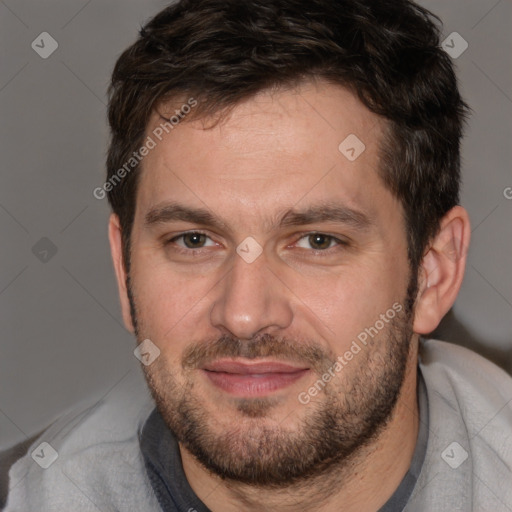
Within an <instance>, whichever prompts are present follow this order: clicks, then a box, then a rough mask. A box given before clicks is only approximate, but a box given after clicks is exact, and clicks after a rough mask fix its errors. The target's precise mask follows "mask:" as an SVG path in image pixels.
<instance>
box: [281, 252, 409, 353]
mask: <svg viewBox="0 0 512 512" xmlns="http://www.w3.org/2000/svg"><path fill="white" fill-rule="evenodd" d="M405 274H406V272H405V271H404V269H403V268H400V265H399V264H398V263H394V262H392V261H391V259H390V260H388V261H383V259H382V258H379V263H378V264H377V263H376V264H372V265H370V264H367V265H364V266H363V265H361V266H351V267H350V268H348V267H347V268H345V269H342V270H338V271H336V272H334V271H332V272H331V271H329V272H325V273H322V274H321V275H320V274H317V275H316V276H315V279H311V278H306V277H305V276H303V275H301V274H299V273H295V275H294V276H293V278H292V277H291V278H290V279H291V280H290V284H291V286H290V288H292V289H293V290H297V293H296V295H297V298H298V300H297V302H296V303H297V310H296V311H297V312H296V315H299V316H300V318H299V319H297V318H296V321H297V320H298V321H299V322H300V321H301V319H308V320H307V322H308V323H310V324H313V323H315V324H316V325H317V326H319V328H317V329H316V333H317V335H321V336H324V333H325V338H326V339H327V340H331V343H330V344H331V348H332V349H333V351H334V352H336V353H340V352H343V351H344V350H346V349H347V347H348V346H349V345H350V343H351V341H352V340H353V339H354V338H356V337H357V335H358V334H359V333H361V332H362V331H364V330H365V329H366V328H368V327H370V326H373V325H374V324H375V322H376V321H377V320H379V318H380V315H382V314H385V313H386V312H387V311H388V310H389V309H390V308H392V306H393V304H395V303H396V302H399V303H402V302H403V300H404V297H405V291H406V288H407V279H406V277H407V276H406V275H405ZM301 327H303V326H301ZM319 329H321V331H320V330H319Z"/></svg>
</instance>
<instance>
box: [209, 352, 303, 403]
mask: <svg viewBox="0 0 512 512" xmlns="http://www.w3.org/2000/svg"><path fill="white" fill-rule="evenodd" d="M201 371H202V372H203V373H204V374H205V376H206V377H207V378H208V380H209V382H210V383H211V384H213V385H214V386H215V387H217V388H219V389H221V390H223V391H225V392H227V393H229V394H231V395H234V396H238V397H256V396H265V395H268V394H270V393H272V392H274V391H278V390H280V389H284V388H286V387H288V386H290V385H291V384H293V383H294V382H296V381H298V380H299V379H301V378H303V377H304V376H305V375H306V374H307V373H308V372H309V371H310V369H309V368H307V367H304V366H294V365H291V364H286V363H282V362H276V361H259V362H254V361H251V362H246V361H244V362H242V361H236V360H232V359H221V360H217V361H214V362H212V363H208V364H206V365H205V366H204V367H202V368H201Z"/></svg>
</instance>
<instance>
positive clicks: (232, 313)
mask: <svg viewBox="0 0 512 512" xmlns="http://www.w3.org/2000/svg"><path fill="white" fill-rule="evenodd" d="M175 108H176V105H172V107H169V111H170V115H172V113H173V112H174V110H175ZM178 108H179V105H178ZM160 111H161V112H162V113H164V112H165V110H164V109H160ZM161 121H162V120H161V119H160V118H159V117H158V115H156V114H154V115H153V118H152V120H151V122H150V125H149V126H148V130H147V133H148V134H149V135H151V131H152V130H153V129H154V128H155V127H157V126H158V124H159V123H160V122H161ZM381 128H382V125H381V122H380V121H379V120H378V118H377V117H376V116H375V115H373V114H372V113H370V112H369V111H368V110H367V109H366V108H365V107H364V106H363V105H362V104H361V103H360V102H359V101H358V100H357V99H356V98H355V96H354V95H352V94H351V93H350V92H348V91H346V90H344V89H342V88H340V87H336V86H332V85H327V84H325V83H321V82H320V83H319V84H318V85H317V86H314V85H312V84H304V85H303V86H301V87H300V89H296V90H287V91H284V90H283V91H280V92H274V93H273V94H271V93H269V92H264V93H261V94H259V95H258V96H257V97H256V98H253V99H251V100H249V101H247V102H245V103H243V104H240V105H238V106H237V107H235V109H234V110H233V111H232V113H231V115H230V116H229V117H228V118H227V119H225V120H223V121H222V122H220V123H218V124H217V125H215V126H214V127H211V126H210V125H208V124H207V125H206V129H205V124H204V123H203V121H201V120H195V121H187V120H185V121H182V122H181V123H180V124H179V125H177V126H176V127H175V128H174V129H173V130H171V131H170V133H169V134H167V135H165V137H164V138H163V140H162V141H161V142H158V141H157V142H158V143H157V146H156V147H155V148H154V149H152V150H151V151H150V153H149V155H148V156H147V157H145V159H144V161H143V170H142V174H141V177H140V182H139V188H138V194H137V208H136V214H135V220H134V226H133V231H132V237H131V238H132V249H131V269H130V282H131V285H130V289H131V295H132V301H133V306H134V308H135V310H136V323H137V337H138V339H139V341H142V340H143V339H146V338H149V339H150V340H151V341H152V342H153V343H154V344H155V345H156V346H157V347H158V348H159V349H160V356H159V357H158V358H157V359H156V360H155V361H154V362H153V363H152V364H151V365H149V366H147V367H144V370H145V372H146V376H147V379H148V383H149V386H150V388H151V390H152V393H153V396H154V398H155V400H156V402H157V405H158V408H159V410H160V412H161V414H162V416H163V417H164V419H165V420H166V422H167V424H168V425H169V426H170V428H171V429H172V430H173V431H174V432H175V434H176V436H177V437H178V439H179V441H180V442H181V445H182V447H185V448H186V449H187V450H188V451H189V452H191V453H192V454H193V455H195V456H196V457H197V458H198V459H199V460H200V461H201V462H202V463H203V464H204V465H206V466H207V467H208V468H209V469H212V470H213V471H215V472H217V473H219V474H222V475H224V476H226V477H229V478H234V479H238V480H240V481H245V482H250V483H256V484H266V483H273V484H274V485H278V484H279V483H282V484H284V483H290V481H292V480H294V479H300V478H301V477H305V476H308V475H311V474H314V473H315V472H318V471H322V469H326V468H327V467H328V466H329V465H330V464H333V463H334V462H336V461H337V460H341V459H343V458H346V457H347V456H348V455H349V454H350V453H351V452H353V451H354V450H355V449H356V448H357V447H359V446H361V445H363V444H364V443H365V442H367V441H368V440H369V439H371V438H372V436H374V435H375V434H376V433H377V432H378V431H379V428H381V427H382V426H383V425H384V423H385V421H386V419H388V417H389V414H390V412H391V411H392V409H393V406H394V404H395V402H396V398H397V394H398V392H399V390H400V387H401V385H402V381H403V376H404V371H405V367H406V364H407V355H408V346H409V340H410V338H411V335H412V330H411V315H410V312H408V311H406V308H405V303H406V296H407V288H408V284H409V282H410V281H409V278H410V275H409V274H410V270H409V266H408V261H407V245H406V234H405V225H404V220H403V210H402V207H401V205H400V204H399V202H398V200H397V199H396V198H395V197H394V196H393V195H392V194H391V193H390V192H389V191H388V190H387V189H386V188H385V187H384V185H383V183H382V182H381V180H380V178H379V177H378V175H377V169H378V166H379V159H378V144H379V140H380V134H381ZM352 134H353V135H355V136H357V138H358V139H359V140H360V141H362V143H364V145H365V149H364V151H363V152H362V153H361V154H359V156H357V154H358V152H360V151H361V148H362V146H360V145H357V140H356V139H354V137H353V135H352ZM349 136H350V137H349ZM347 137H349V139H348V141H347V143H345V144H344V145H343V144H342V146H341V150H340V149H339V146H340V143H342V141H344V140H345V139H346V138H347ZM351 148H354V150H353V151H352V149H351ZM347 156H348V157H350V158H347ZM354 156H357V158H356V159H355V160H354ZM237 249H238V250H237ZM260 251H261V254H260ZM393 305H395V307H394V308H393ZM400 310H401V312H400ZM134 320H135V319H134ZM363 333H365V334H366V336H365V334H363ZM362 340H364V341H362ZM354 341H355V342H356V344H355V345H354ZM358 348H359V350H358ZM347 353H349V354H347ZM350 354H352V356H350ZM338 356H341V358H342V359H341V360H340V359H337V358H338ZM336 361H338V365H336V364H335V363H336ZM341 361H343V362H341ZM318 381H321V382H320V383H319V382H318ZM315 383H316V387H315ZM315 389H316V392H315Z"/></svg>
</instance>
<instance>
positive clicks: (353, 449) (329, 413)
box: [129, 288, 415, 489]
mask: <svg viewBox="0 0 512 512" xmlns="http://www.w3.org/2000/svg"><path fill="white" fill-rule="evenodd" d="M414 291H415V290H414ZM411 293H413V290H412V289H411V288H410V289H409V291H408V297H407V299H406V301H405V304H406V307H405V310H402V311H401V312H400V313H398V314H397V315H396V316H395V317H394V318H393V319H391V320H390V321H389V323H388V324H387V325H386V328H385V329H383V330H382V331H381V332H379V334H378V335H376V336H375V337H373V338H372V339H371V340H369V341H368V343H367V345H366V346H364V347H363V348H362V349H361V351H360V352H359V353H358V354H356V355H355V356H354V359H353V360H352V361H350V363H348V364H347V366H346V367H344V368H343V369H342V370H341V372H344V378H343V379H337V378H335V379H332V380H331V381H330V382H328V383H327V384H326V386H325V387H324V388H323V390H322V391H320V393H319V395H320V396H317V397H316V398H315V401H314V402H313V401H311V402H310V403H309V404H307V405H303V404H301V403H300V402H299V400H298V398H297V397H296V396H295V395H293V396H292V398H291V399H292V400H297V405H296V407H297V409H298V410H299V411H300V413H301V415H300V416H301V419H300V420H297V421H296V422H294V428H293V429H290V428H288V429H287V428H284V427H283V426H282V425H280V424H279V423H278V422H270V421H269V418H268V417H269V415H271V414H272V413H273V410H274V409H275V408H276V407H277V406H278V404H279V401H278V400H277V399H276V398H275V397H272V396H271V397H258V398H244V399H242V398H240V399H234V402H233V403H234V404H235V409H236V413H235V414H236V418H237V421H233V422H232V423H230V424H228V425H227V426H226V425H224V424H223V428H219V425H220V423H219V418H220V419H221V418H222V411H220V412H219V414H218V416H219V418H213V417H212V415H211V414H210V413H209V412H208V408H207V407H206V406H205V404H204V402H203V401H202V398H201V397H200V396H198V394H197V393H196V389H197V387H196V386H195V385H194V384H195V382H194V381H195V379H194V378H193V376H194V368H198V367H199V365H200V363H202V362H205V361H207V360H213V359H214V358H216V357H247V358H256V357H269V356H276V359H280V360H287V358H290V359H293V360H301V361H302V362H304V363H307V364H308V366H310V367H311V368H312V369H314V372H315V374H316V375H317V378H321V376H322V373H323V372H324V371H325V370H326V369H327V368H328V367H332V365H333V364H334V361H333V355H332V354H328V353H326V352H325V350H324V349H323V348H319V345H318V344H317V343H310V344H307V343H302V342H301V343H298V342H296V341H291V340H287V339H281V338H279V339H277V338H274V337H273V336H269V335H263V336H260V337H258V338H254V339H252V340H247V341H241V340H238V339H235V338H231V337H229V336H223V337H222V338H219V339H217V340H213V341H209V342H204V343H197V344H194V345H193V346H190V347H189V348H188V349H187V350H186V351H185V354H184V356H183V358H182V368H180V369H179V370H182V371H183V375H188V376H189V377H188V378H185V380H184V381H183V382H184V384H181V383H179V382H178V380H177V379H176V377H175V375H173V370H169V369H167V368H166V367H165V359H164V357H159V358H158V359H157V360H156V361H155V362H154V363H153V364H152V365H150V366H143V370H144V372H145V376H146V380H147V383H148V386H149V389H150V391H151V394H152V396H153V398H154V400H155V403H156V407H157V409H158V411H159V413H160V414H161V416H162V418H163V419H164V421H165V423H166V424H167V426H168V427H169V429H170V430H171V431H172V433H173V434H174V436H175V437H176V439H177V440H178V442H179V443H180V444H181V445H182V446H183V447H184V448H185V449H186V450H187V451H188V452H190V453H191V454H192V455H193V456H194V457H195V458H196V459H197V460H198V461H199V462H200V463H201V464H202V465H203V466H204V467H205V468H206V469H207V470H209V471H211V472H213V473H214V474H216V475H218V476H219V477H221V478H222V479H225V480H231V481H234V482H238V483H241V484H249V485H252V486H257V487H262V488H268V489H280V488H286V487H289V486H293V485H296V484H304V483H306V481H313V480H317V479H318V477H322V476H324V475H326V474H328V473H332V472H333V470H335V469H338V470H340V471H341V470H343V469H346V467H347V466H348V465H349V464H350V463H351V462H352V461H353V459H354V456H355V455H357V453H360V452H361V451H362V450H363V449H364V448H365V447H368V446H370V445H371V444H372V442H373V441H375V439H377V437H378V436H379V434H380V433H381V432H382V431H383V429H384V428H385V426H386V424H387V423H388V422H389V420H390V418H391V416H392V413H393V411H394V408H395V405H396V403H397V400H398V397H399V395H400V391H401V389H402V385H403V383H404V379H405V374H406V370H407V364H408V359H409V350H410V345H411V339H412V334H413V331H412V317H413V311H412V307H408V305H410V304H412V301H411V297H410V294H411ZM129 296H130V301H131V302H132V315H134V314H135V313H136V307H135V301H134V300H133V299H134V297H133V295H132V293H131V290H130V292H129ZM138 320H139V321H138V322H136V325H137V326H138V327H137V331H141V332H136V335H137V339H138V340H140V341H141V340H142V339H145V337H146V336H145V335H144V330H145V329H142V328H139V327H140V326H141V322H140V320H141V319H140V318H139V319H138ZM146 334H147V333H146ZM288 360H289V359H288ZM187 369H188V371H186V370H187ZM195 373H197V370H195ZM315 380H316V379H315ZM309 385H311V384H309ZM209 405H210V408H211V405H212V404H209ZM304 408H307V409H304ZM233 412H234V411H232V410H231V411H228V412H227V413H226V414H229V415H230V416H231V415H233ZM292 415H293V413H292Z"/></svg>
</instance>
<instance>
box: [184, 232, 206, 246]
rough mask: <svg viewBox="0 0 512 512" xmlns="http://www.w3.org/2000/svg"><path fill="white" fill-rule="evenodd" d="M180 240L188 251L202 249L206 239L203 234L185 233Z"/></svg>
mask: <svg viewBox="0 0 512 512" xmlns="http://www.w3.org/2000/svg"><path fill="white" fill-rule="evenodd" d="M181 238H182V239H183V244H184V245H185V247H187V248H188V249H200V248H201V247H204V245H205V243H206V240H207V238H208V237H207V236H206V235H204V234H203V233H185V234H184V235H182V236H181Z"/></svg>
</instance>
